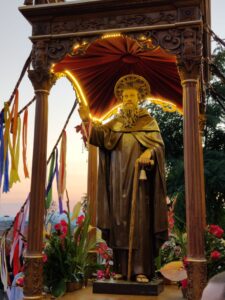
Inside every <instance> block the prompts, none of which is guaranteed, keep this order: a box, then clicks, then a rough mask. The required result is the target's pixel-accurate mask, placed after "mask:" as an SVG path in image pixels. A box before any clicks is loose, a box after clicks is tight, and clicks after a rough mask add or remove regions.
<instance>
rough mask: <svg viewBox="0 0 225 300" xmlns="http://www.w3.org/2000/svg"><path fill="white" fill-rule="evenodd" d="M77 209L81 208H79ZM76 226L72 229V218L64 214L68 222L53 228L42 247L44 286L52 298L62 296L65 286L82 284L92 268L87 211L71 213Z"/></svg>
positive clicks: (91, 238)
mask: <svg viewBox="0 0 225 300" xmlns="http://www.w3.org/2000/svg"><path fill="white" fill-rule="evenodd" d="M78 206H79V207H80V204H78ZM74 211H75V215H74V214H73V218H74V217H75V216H76V220H77V221H76V226H75V228H74V230H73V229H72V226H71V217H70V211H69V207H68V211H64V214H66V217H67V221H65V220H61V221H60V222H59V223H57V224H55V226H54V228H53V230H52V231H51V233H50V234H48V235H47V236H46V244H45V247H44V255H43V260H44V262H45V263H44V283H45V285H46V287H47V288H48V289H49V290H50V292H51V293H52V294H53V296H55V297H59V296H62V295H63V294H65V292H66V290H67V286H68V283H71V282H81V281H83V280H84V278H85V276H86V274H87V270H88V268H89V267H90V266H91V258H90V255H89V251H90V250H91V249H94V248H95V245H96V242H95V240H94V238H93V237H91V234H90V232H91V230H92V229H93V227H91V226H90V216H89V215H88V213H87V211H84V210H82V213H81V214H80V213H79V209H77V208H76V207H75V209H74Z"/></svg>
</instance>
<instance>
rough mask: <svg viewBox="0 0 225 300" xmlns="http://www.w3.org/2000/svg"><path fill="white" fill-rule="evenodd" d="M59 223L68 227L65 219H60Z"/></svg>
mask: <svg viewBox="0 0 225 300" xmlns="http://www.w3.org/2000/svg"><path fill="white" fill-rule="evenodd" d="M60 224H61V225H62V226H63V227H68V224H67V223H66V221H65V220H61V221H60Z"/></svg>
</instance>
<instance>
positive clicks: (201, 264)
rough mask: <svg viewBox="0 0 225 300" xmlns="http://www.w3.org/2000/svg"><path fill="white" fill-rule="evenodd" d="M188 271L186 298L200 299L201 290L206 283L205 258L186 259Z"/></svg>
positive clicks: (191, 299)
mask: <svg viewBox="0 0 225 300" xmlns="http://www.w3.org/2000/svg"><path fill="white" fill-rule="evenodd" d="M187 262H188V265H187V273H188V293H187V298H188V300H200V299H201V297H202V292H203V290H204V288H205V286H206V284H207V263H206V260H205V259H202V260H198V259H191V258H189V259H188V260H187Z"/></svg>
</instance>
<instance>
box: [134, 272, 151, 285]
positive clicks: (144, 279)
mask: <svg viewBox="0 0 225 300" xmlns="http://www.w3.org/2000/svg"><path fill="white" fill-rule="evenodd" d="M136 282H139V283H148V282H149V279H148V277H147V276H145V275H143V274H139V275H137V276H136Z"/></svg>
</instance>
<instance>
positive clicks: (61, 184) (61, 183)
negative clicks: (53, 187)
mask: <svg viewBox="0 0 225 300" xmlns="http://www.w3.org/2000/svg"><path fill="white" fill-rule="evenodd" d="M66 143H67V141H66V131H65V130H64V131H63V134H62V140H61V149H60V162H59V173H58V179H57V182H58V194H59V211H60V213H62V211H63V208H62V200H63V194H64V191H65V188H66Z"/></svg>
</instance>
